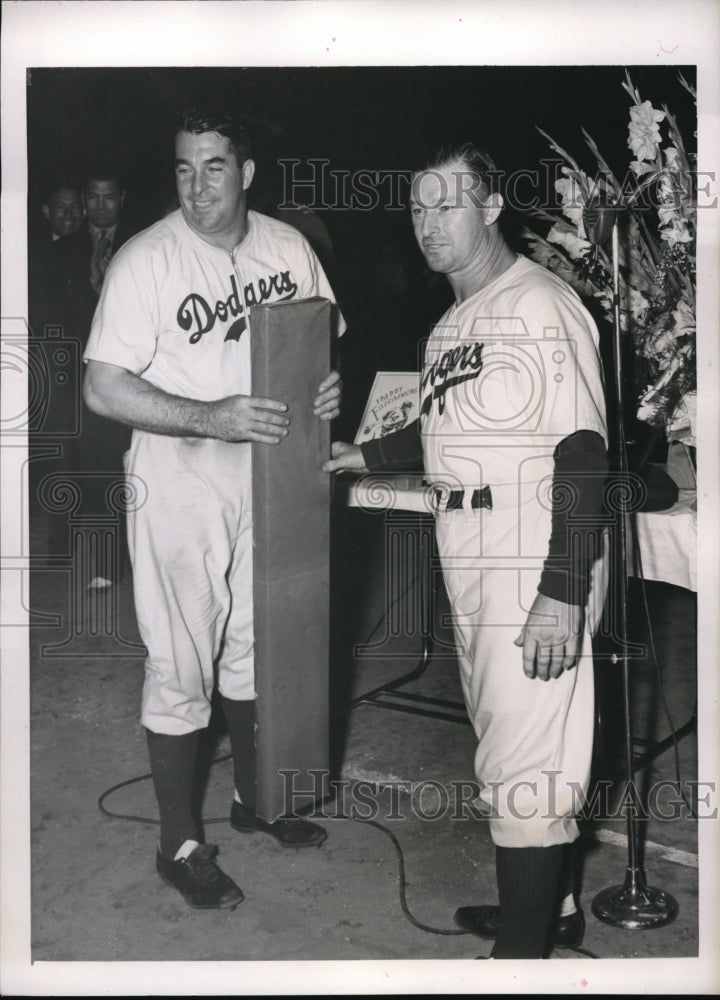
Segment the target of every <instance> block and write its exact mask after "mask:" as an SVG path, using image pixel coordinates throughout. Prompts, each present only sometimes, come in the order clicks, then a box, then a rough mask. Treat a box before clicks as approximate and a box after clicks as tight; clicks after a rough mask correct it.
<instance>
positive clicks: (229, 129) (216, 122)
mask: <svg viewBox="0 0 720 1000" xmlns="http://www.w3.org/2000/svg"><path fill="white" fill-rule="evenodd" d="M175 125H176V128H175V135H177V133H178V132H190V133H192V134H193V135H201V134H202V133H203V132H215V133H217V135H220V136H223V137H224V138H225V139H228V140H229V141H230V146H231V148H232V150H233V152H234V153H235V157H236V159H237V161H238V166H240V167H241V166H242V165H243V163H244V162H245V161H246V160H249V159H250V158H251V156H252V149H251V144H250V136H249V134H248V129H247V125H246V123H245V121H244V120H243V118H242V116H241V115H240V114H238V113H236V112H234V111H232V110H230V109H228V108H226V107H221V106H220V105H219V104H216V103H215V102H211V101H208V102H199V103H197V104H191V105H188V106H186V107H184V108H182V109H181V110H180V111H179V112H178V114H177V116H176V122H175Z"/></svg>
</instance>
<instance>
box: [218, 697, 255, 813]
mask: <svg viewBox="0 0 720 1000" xmlns="http://www.w3.org/2000/svg"><path fill="white" fill-rule="evenodd" d="M222 707H223V712H224V713H225V721H226V722H227V727H228V735H229V736H230V747H231V749H232V756H233V772H234V775H233V776H234V780H235V791H236V792H237V794H238V795H239V797H240V801H241V802H242V804H243V805H245V806H247V807H248V809H252V810H253V812H254V811H255V702H254V701H233V700H232V699H230V698H222Z"/></svg>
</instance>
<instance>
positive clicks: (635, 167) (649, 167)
mask: <svg viewBox="0 0 720 1000" xmlns="http://www.w3.org/2000/svg"><path fill="white" fill-rule="evenodd" d="M630 169H631V170H632V171H633V173H634V174H635V175H636V176H637V177H642V175H643V174H651V173H652V172H653V170H654V169H655V164H654V163H641V162H640V161H639V160H630Z"/></svg>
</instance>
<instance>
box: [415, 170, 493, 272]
mask: <svg viewBox="0 0 720 1000" xmlns="http://www.w3.org/2000/svg"><path fill="white" fill-rule="evenodd" d="M483 202H484V198H483V194H482V191H481V189H479V188H478V186H477V178H476V177H475V176H474V175H471V174H470V173H469V171H468V168H467V166H466V165H465V164H463V163H459V162H455V163H449V164H447V165H446V166H444V167H440V168H439V169H437V170H428V171H424V172H423V173H419V174H416V175H415V177H414V178H413V183H412V193H411V200H410V214H411V217H412V223H413V229H414V230H415V238H416V240H417V241H418V244H419V246H420V249H421V250H422V252H423V255H424V257H425V260H426V261H427V263H428V267H430V268H431V269H432V270H433V271H440V272H442V273H443V274H455V273H459V272H464V271H468V270H471V269H472V268H473V267H474V266H476V265H477V264H478V263H479V262H481V261H482V259H483V256H484V254H485V252H486V250H487V247H488V243H489V239H490V236H489V229H488V220H487V217H486V216H487V211H488V210H487V208H485V207H484V205H483Z"/></svg>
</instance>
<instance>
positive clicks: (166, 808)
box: [146, 729, 200, 861]
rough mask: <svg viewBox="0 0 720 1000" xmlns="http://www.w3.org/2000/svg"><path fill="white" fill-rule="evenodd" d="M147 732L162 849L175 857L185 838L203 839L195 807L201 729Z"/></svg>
mask: <svg viewBox="0 0 720 1000" xmlns="http://www.w3.org/2000/svg"><path fill="white" fill-rule="evenodd" d="M146 733H147V744H148V754H149V756H150V770H151V772H152V779H153V786H154V788H155V797H156V799H157V803H158V809H159V811H160V853H161V854H162V855H163V857H165V858H167V859H168V860H170V861H171V860H172V859H173V858H174V857H175V854H176V853H177V851H178V849H179V848H180V847H181V846H182V844H184V843H185V841H186V840H197V841H199V840H200V831H199V828H198V825H197V823H196V822H195V818H194V816H193V811H192V796H193V781H194V778H195V762H196V759H197V747H198V733H197V732H193V733H184V734H183V735H182V736H167V735H166V734H165V733H152V732H150V730H149V729H147V730H146Z"/></svg>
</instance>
